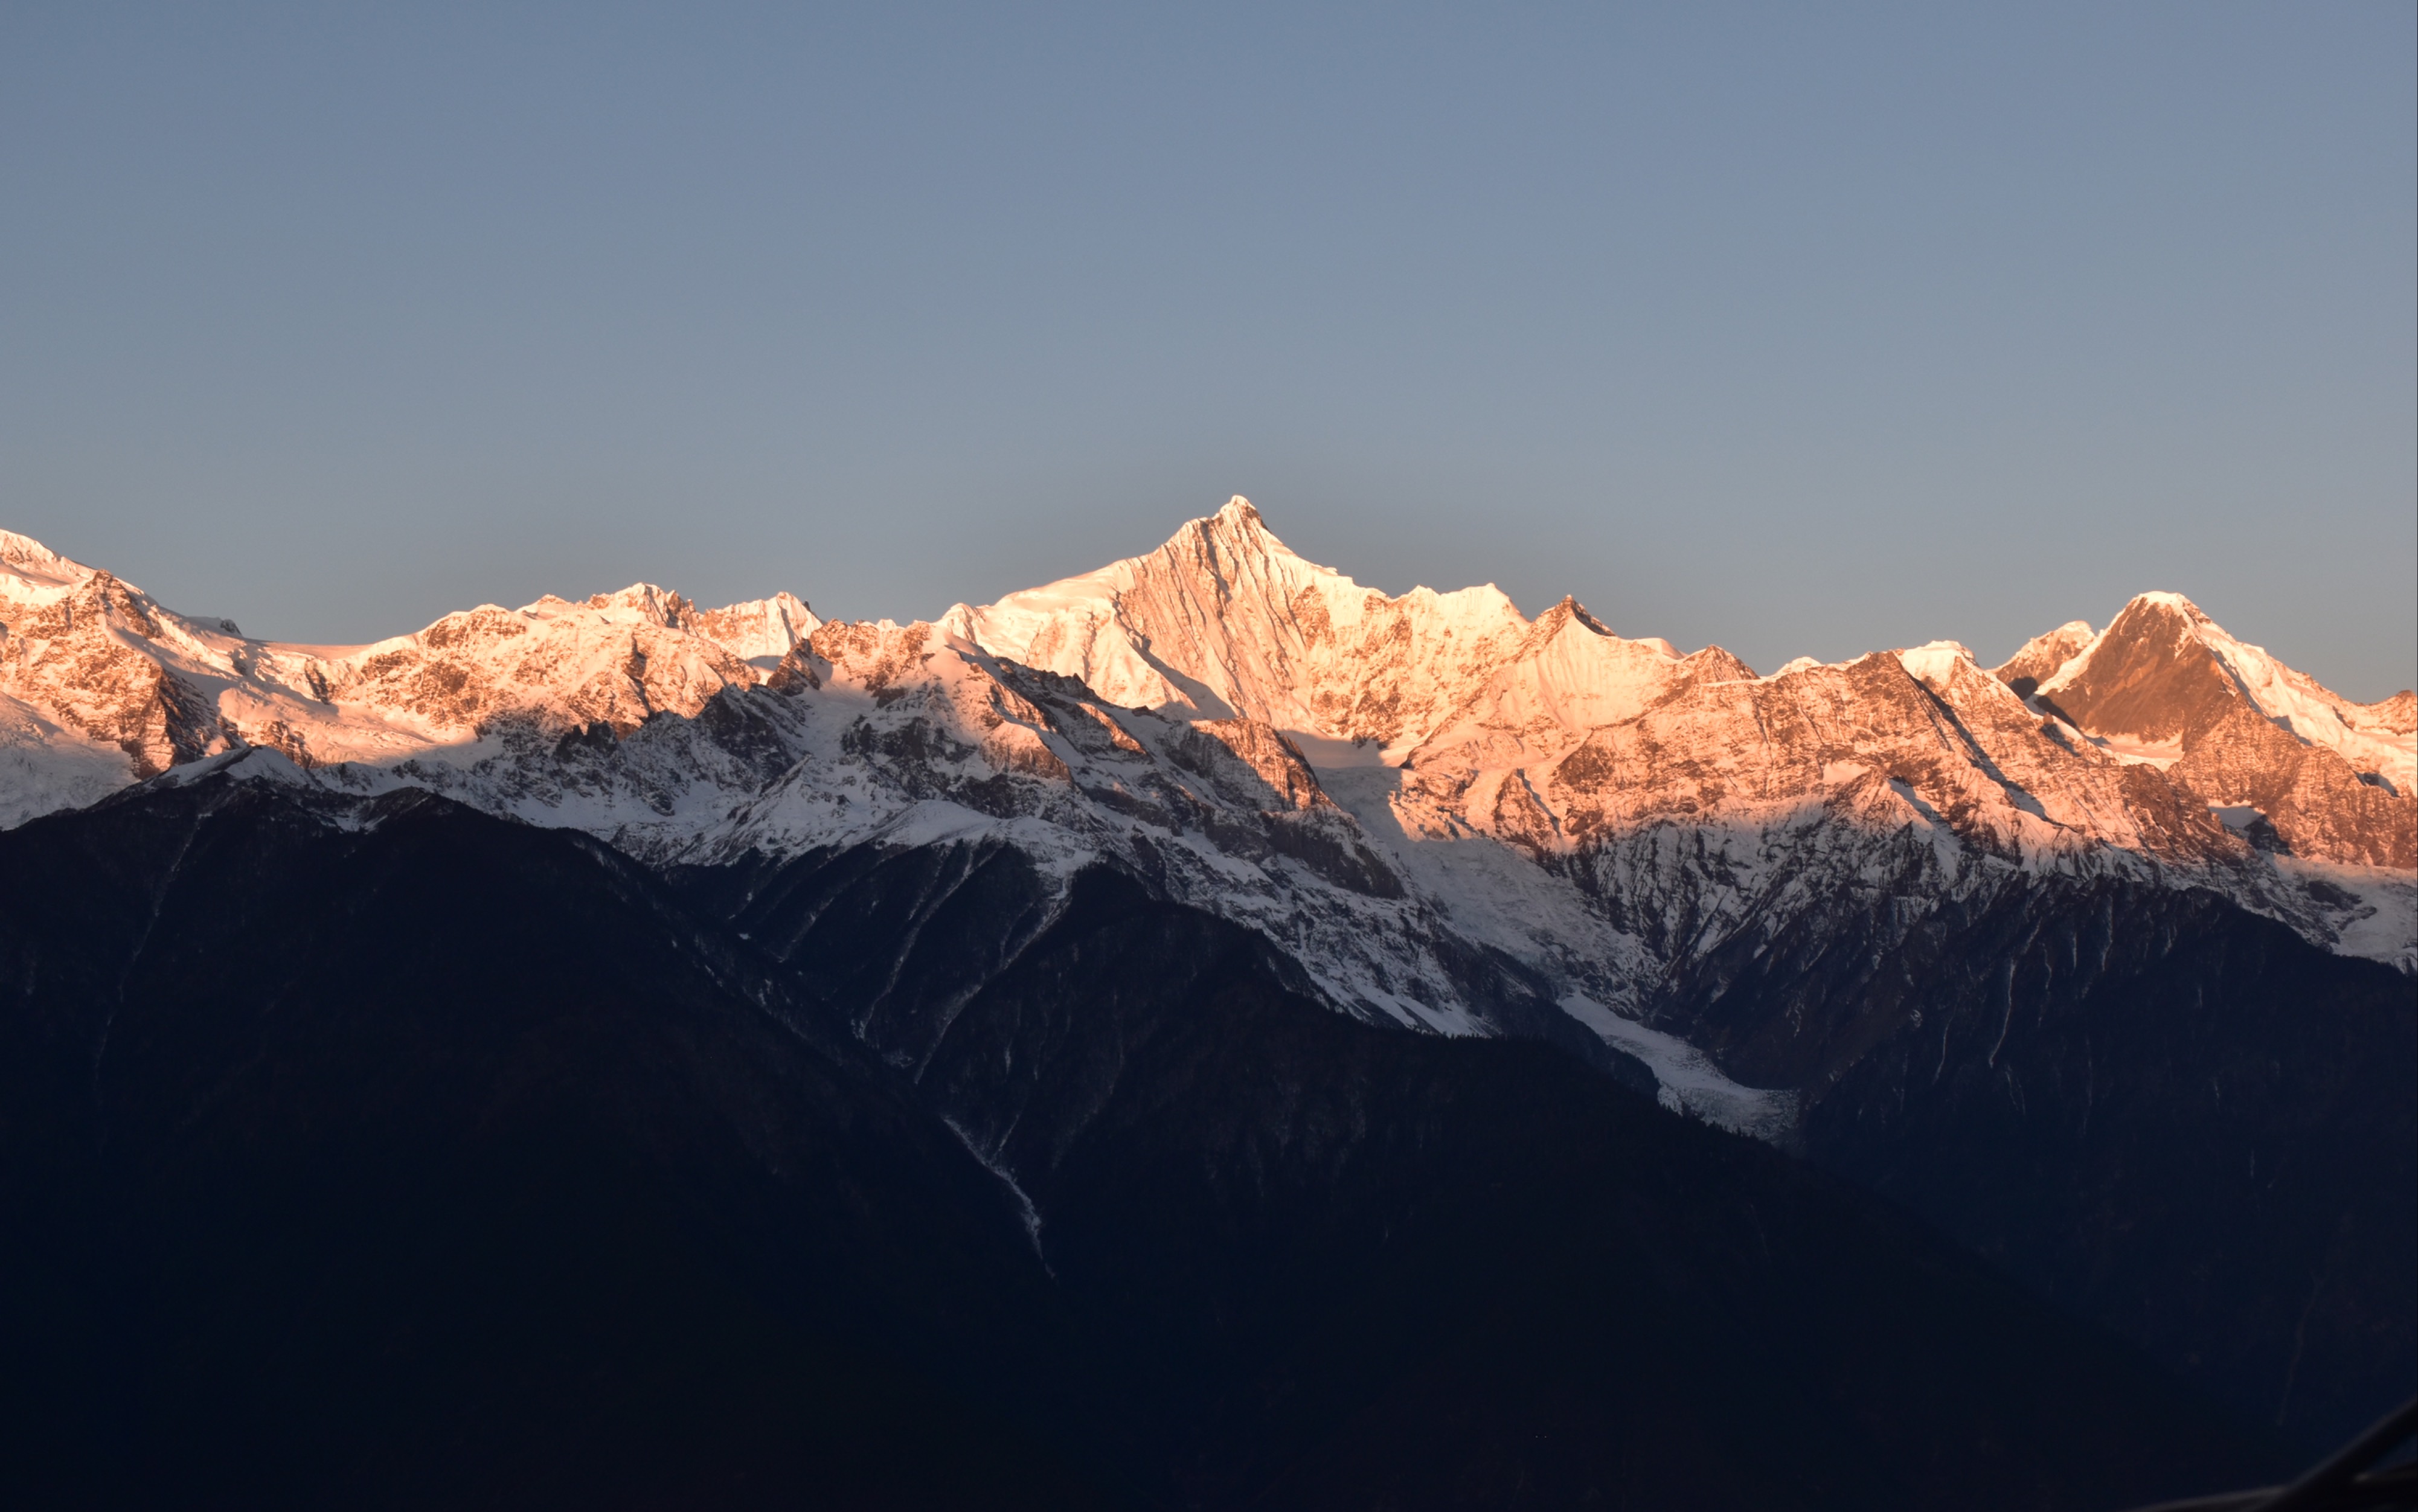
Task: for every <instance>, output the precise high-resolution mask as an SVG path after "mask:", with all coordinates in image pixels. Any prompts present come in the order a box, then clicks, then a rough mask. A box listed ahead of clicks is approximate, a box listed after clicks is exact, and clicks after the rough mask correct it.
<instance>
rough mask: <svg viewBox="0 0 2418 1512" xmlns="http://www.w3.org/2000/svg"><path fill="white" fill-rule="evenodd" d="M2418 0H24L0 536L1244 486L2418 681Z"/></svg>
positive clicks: (347, 612) (14, 5) (578, 571)
mask: <svg viewBox="0 0 2418 1512" xmlns="http://www.w3.org/2000/svg"><path fill="white" fill-rule="evenodd" d="M2414 18H2418V8H2413V7H2412V6H2410V5H2409V4H2407V3H2400V0H2390V3H2388V0H2373V3H2369V0H2343V3H2336V4H2325V5H2284V4H2276V5H2270V6H2262V7H2241V6H2229V5H2220V4H2211V3H2207V0H2191V3H2188V4H2173V5H2167V4H2148V3H2135V4H2125V5H2119V6H2109V5H2104V4H2092V5H2081V6H2073V7H2058V6H2049V5H2041V4H2027V5H2020V6H2010V5H1990V6H1985V5H1978V4H1976V5H1940V4H1921V5H1909V6H1905V7H1903V8H1861V7H1809V6H1799V5H1775V6H1770V7H1724V6H1720V5H1687V6H1677V5H1673V6H1658V7H1645V6H1632V7H1611V6H1586V7H1573V8H1568V9H1558V10H1518V11H1512V10H1507V9H1504V8H1497V7H1466V8H1414V7H1404V6H1386V7H1374V6H1371V7H1366V8H1303V7H1296V6H1275V7H1267V8H1249V7H1238V6H1227V7H1217V8H1210V7H1199V6H1190V7H1175V6H1168V7H1145V6H1139V5H1131V4H1127V5H1119V6H1103V7H1100V8H1076V7H1049V8H1031V9H1028V10H1025V11H1023V12H1021V13H1016V14H1012V13H1010V10H1009V8H1005V7H999V6H979V7H967V8H923V9H918V8H911V7H908V6H904V5H885V6H865V7H857V8H849V9H845V10H843V9H840V8H803V7H794V6H778V7H763V8H753V7H717V6H711V5H705V4H696V3H689V4H681V5H678V6H673V5H665V6H660V7H650V8H636V7H628V6H620V5H612V4H603V3H586V4H580V5H575V6H574V5H566V6H561V7H534V6H517V7H516V6H509V5H506V6H488V5H481V6H462V7H458V8H456V7H449V6H443V5H435V4H414V5H409V6H405V5H394V6H385V7H370V6H347V5H333V4H325V3H321V4H313V5H308V6H299V5H298V6H294V7H291V8H283V7H260V6H242V5H213V6H189V5H175V6H168V5H161V6H128V7H117V6H109V5H89V6H87V5H68V4H28V3H24V0H7V3H0V524H5V525H8V526H10V527H14V528H17V529H21V530H24V531H27V532H29V533H32V534H34V535H37V536H39V537H41V538H42V539H44V540H46V541H48V542H51V543H52V544H54V545H55V546H57V547H59V548H60V549H62V550H66V551H68V552H69V553H70V554H72V555H75V556H78V557H83V558H84V559H86V560H90V561H94V562H97V563H99V564H102V565H105V566H109V567H112V568H114V569H115V570H116V571H118V572H119V573H121V574H122V575H124V576H126V577H128V578H130V579H131V580H133V581H135V582H138V583H140V584H142V585H144V586H145V587H146V588H150V589H151V590H152V591H154V592H155V593H157V594H159V595H160V596H161V598H162V599H164V600H165V601H166V602H168V603H171V604H174V605H176V606H178V607H182V608H186V609H188V610H191V611H192V612H197V613H211V614H227V615H232V616H234V617H236V618H237V619H239V620H241V621H242V622H243V623H244V625H245V626H246V628H247V629H249V630H252V631H253V632H254V633H255V634H271V635H276V636H279V637H283V638H294V639H313V640H351V639H361V638H366V637H370V636H373V635H377V634H391V633H395V632H398V631H401V630H405V629H409V628H414V627H416V626H418V625H419V624H421V623H423V622H425V621H426V620H427V619H431V618H433V617H434V616H436V615H437V614H438V613H441V612H443V611H445V610H448V609H451V608H455V607H460V606H463V605H466V604H468V603H475V602H478V601H481V600H496V601H500V602H503V603H521V602H524V601H526V600H528V599H530V598H533V597H535V596H536V595H538V594H539V593H541V592H546V591H555V592H561V593H564V594H577V593H585V592H589V591H592V590H594V589H598V588H609V587H614V586H618V585H620V584H622V583H625V582H628V581H630V580H632V579H635V578H639V577H646V578H650V579H653V580H656V581H659V582H664V583H666V584H669V585H671V586H674V587H677V588H681V589H682V590H684V591H687V592H689V593H691V594H692V595H695V596H696V597H699V598H702V599H705V600H709V601H721V600H726V599H732V598H738V597H744V596H754V595H757V594H761V593H765V592H769V591H771V590H773V589H775V588H791V589H794V590H796V591H798V592H800V593H803V594H804V595H805V596H806V597H808V598H809V599H811V600H812V601H813V602H814V603H815V604H816V605H817V606H818V607H819V608H820V609H822V610H824V611H825V612H828V613H834V614H839V615H846V616H868V615H883V614H887V615H892V616H895V617H897V618H901V619H905V618H910V617H914V616H928V615H932V614H935V613H937V612H938V611H940V610H941V608H943V607H945V606H946V605H947V604H948V603H951V602H952V601H954V600H956V599H960V598H963V599H972V600H981V599H985V598H989V597H993V596H996V595H997V594H999V593H1001V592H1002V591H1005V590H1007V589H1009V588H1016V587H1019V586H1023V585H1026V584H1030V583H1033V582H1038V581H1041V580H1044V579H1047V578H1049V577H1053V576H1058V575H1062V574H1064V573H1070V572H1075V571H1079V570H1081V569H1084V568H1087V567H1090V566H1094V565H1096V564H1097V563H1098V562H1099V561H1102V560H1105V559H1107V558H1109V557H1114V556H1120V555H1125V554H1128V553H1131V552H1134V551H1139V550H1142V549H1145V548H1147V547H1149V546H1151V545H1153V544H1155V542H1158V541H1159V540H1161V539H1162V538H1164V537H1165V536H1166V535H1167V534H1168V533H1169V532H1170V530H1171V528H1172V527H1173V526H1174V525H1175V524H1176V523H1177V522H1179V521H1181V520H1182V519H1184V518H1186V517H1187V516H1190V515H1193V514H1198V513H1202V512H1207V511H1209V510H1211V509H1214V508H1215V507H1216V506H1217V504H1219V503H1220V502H1222V501H1223V500H1224V499H1225V497H1226V496H1227V495H1229V494H1232V493H1236V492H1241V493H1247V494H1248V495H1250V496H1252V497H1253V498H1254V499H1255V500H1257V501H1258V502H1259V503H1260V504H1261V506H1262V508H1263V511H1264V512H1265V513H1266V515H1267V516H1268V519H1269V521H1270V523H1271V524H1272V525H1273V526H1274V527H1275V528H1276V529H1277V530H1278V533H1280V534H1282V535H1283V536H1285V537H1286V539H1287V540H1288V541H1290V542H1292V543H1293V545H1294V546H1295V547H1296V548H1297V549H1299V550H1301V551H1302V552H1303V553H1304V554H1305V555H1308V556H1310V557H1316V558H1318V559H1321V560H1324V561H1328V562H1331V563H1333V564H1335V565H1338V566H1340V567H1342V568H1344V569H1345V570H1347V571H1349V572H1352V573H1354V574H1355V575H1357V576H1358V577H1360V578H1361V580H1362V581H1364V582H1369V583H1372V584H1374V585H1377V586H1380V587H1383V588H1387V589H1389V590H1396V591H1399V590H1400V589H1401V588H1407V587H1409V586H1410V585H1411V584H1413V583H1415V582H1426V583H1429V584H1431V585H1434V586H1436V587H1439V588H1449V587H1455V586H1459V585H1461V584H1462V583H1465V582H1475V581H1484V580H1488V579H1492V580H1493V581H1495V582H1498V583H1500V584H1501V585H1502V586H1503V587H1504V588H1506V589H1507V590H1508V591H1509V592H1510V593H1511V594H1512V596H1513V597H1514V598H1515V599H1517V600H1518V601H1519V602H1520V603H1521V605H1522V606H1523V608H1525V609H1527V610H1529V611H1530V612H1532V613H1533V612H1535V611H1536V610H1538V609H1539V608H1542V607H1543V606H1544V605H1546V604H1547V603H1551V602H1552V601H1553V599H1555V598H1557V597H1558V596H1560V595H1561V594H1562V593H1564V592H1574V593H1576V594H1577V595H1578V596H1579V597H1580V598H1581V599H1582V600H1583V601H1584V602H1585V603H1587V604H1588V605H1590V606H1591V607H1592V608H1594V609H1595V610H1596V611H1597V612H1598V613H1599V615H1600V616H1602V617H1603V618H1604V619H1606V620H1608V621H1609V622H1610V623H1611V624H1612V625H1613V626H1614V627H1615V629H1618V630H1620V631H1622V632H1624V633H1626V634H1661V635H1666V636H1668V637H1670V638H1671V639H1672V640H1674V641H1676V642H1678V643H1679V644H1680V645H1681V646H1682V647H1683V648H1692V647H1695V646H1699V645H1702V644H1705V643H1706V642H1710V641H1718V642H1720V643H1721V644H1722V645H1725V646H1728V647H1729V648H1731V649H1733V650H1736V651H1737V652H1738V653H1739V654H1741V655H1743V656H1745V657H1746V658H1747V659H1748V660H1749V661H1750V662H1752V663H1753V664H1756V665H1757V666H1759V667H1761V668H1763V669H1765V670H1768V669H1769V668H1771V667H1772V666H1774V665H1776V664H1779V663H1780V662H1782V661H1783V660H1785V659H1787V658H1788V657H1790V656H1794V655H1797V654H1799V653H1811V654H1813V655H1816V656H1820V657H1823V658H1825V659H1829V658H1835V657H1839V656H1844V655H1848V654H1852V653H1855V652H1858V651H1861V650H1865V649H1875V648H1882V647H1888V646H1892V645H1900V644H1905V643H1909V642H1915V641H1921V640H1924V639H1928V638H1930V637H1932V636H1935V635H1937V636H1949V637H1954V638H1959V639H1963V640H1966V641H1967V642H1968V643H1970V644H1971V645H1972V646H1973V648H1974V649H1976V650H1977V651H1978V652H1980V653H1981V654H1982V656H1983V657H1984V658H1985V659H1990V660H1995V659H1996V658H1997V657H2000V656H2003V655H2005V654H2006V653H2007V652H2009V651H2011V650H2012V649H2013V647H2014V645H2015V644H2016V643H2017V642H2018V641H2019V640H2021V639H2022V638H2023V637H2024V636H2025V635H2026V634H2030V633H2031V632H2033V631H2035V630H2039V629H2044V628H2046V627H2048V626H2050V625H2053V624H2055V623H2057V622H2058V621H2060V620H2063V619H2069V618H2074V617H2077V616H2078V617H2083V618H2088V619H2091V620H2092V621H2093V622H2094V623H2100V622H2104V620H2105V619H2106V618H2107V616H2108V615H2109V614H2110V613H2111V612H2112V611H2113V610H2114V609H2115V608H2116V607H2117V605H2118V604H2120V603H2121V602H2122V600H2123V599H2124V598H2125V597H2126V596H2127V595H2128V594H2130V593H2132V592H2134V591H2135V590H2137V589H2141V588H2176V589H2180V590H2181V591H2183V592H2186V593H2189V594H2191V595H2193V596H2194V597H2195V598H2196V599H2198V600H2199V601H2200V603H2202V604H2203V605H2204V606H2205V607H2207V608H2208V609H2209V610H2210V611H2211V613H2212V614H2214V615H2215V616H2216V617H2217V618H2218V619H2221V620H2223V621H2224V622H2225V623H2226V624H2227V627H2228V628H2229V629H2231V630H2233V631H2234V632H2235V633H2236V634H2242V635H2243V636H2245V637H2246V638H2249V639H2252V640H2256V641H2260V642H2263V643H2264V644H2266V645H2268V646H2270V647H2271V648H2273V649H2275V650H2277V651H2278V652H2280V653H2282V654H2283V655H2285V656H2286V657H2287V658H2288V659H2289V660H2291V661H2293V662H2295V663H2297V664H2301V665H2303V666H2305V667H2306V668H2308V669H2309V670H2311V671H2313V672H2315V673H2317V674H2318V675H2319V677H2321V678H2324V679H2326V680H2329V681H2331V682H2333V683H2334V684H2335V685H2337V686H2338V687H2340V688H2341V689H2342V690H2343V691H2344V692H2346V693H2349V694H2352V695H2357V696H2362V697H2371V698H2372V697H2376V696H2380V695H2384V694H2387V693H2390V692H2392V691H2393V690H2395V689H2396V688H2400V687H2403V686H2407V685H2409V684H2410V682H2411V681H2412V680H2413V664H2418V85H2414V81H2418V19H2414Z"/></svg>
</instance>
